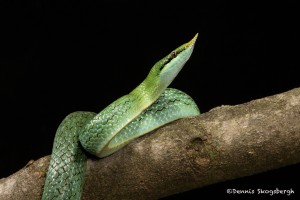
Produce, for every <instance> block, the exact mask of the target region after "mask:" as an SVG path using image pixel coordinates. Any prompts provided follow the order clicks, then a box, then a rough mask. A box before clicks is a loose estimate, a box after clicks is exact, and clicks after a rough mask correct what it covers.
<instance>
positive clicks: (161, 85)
mask: <svg viewBox="0 0 300 200" xmlns="http://www.w3.org/2000/svg"><path fill="white" fill-rule="evenodd" d="M197 37H198V33H197V34H196V35H195V36H194V38H193V39H192V40H190V41H189V42H188V43H185V44H183V45H181V46H180V47H178V48H176V49H175V50H173V51H172V52H171V53H169V54H168V55H167V56H165V57H164V58H163V59H161V60H160V61H158V62H157V63H156V64H155V65H154V66H153V67H152V69H151V71H150V72H149V74H148V76H147V78H146V80H145V81H146V82H151V84H152V87H155V89H154V90H158V92H161V91H163V90H165V89H166V88H167V87H168V86H169V85H170V84H171V82H172V81H173V80H174V78H175V77H176V76H177V74H178V73H179V72H180V70H181V69H182V67H183V66H184V64H185V63H186V62H187V61H188V59H189V58H190V56H191V55H192V52H193V49H194V46H195V43H196V40H197Z"/></svg>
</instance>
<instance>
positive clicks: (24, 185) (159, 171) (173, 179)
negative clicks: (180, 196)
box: [0, 88, 300, 200]
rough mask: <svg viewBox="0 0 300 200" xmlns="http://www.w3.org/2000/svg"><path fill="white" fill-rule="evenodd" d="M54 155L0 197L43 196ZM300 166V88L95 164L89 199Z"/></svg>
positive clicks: (225, 109)
mask: <svg viewBox="0 0 300 200" xmlns="http://www.w3.org/2000/svg"><path fill="white" fill-rule="evenodd" d="M48 162H49V156H46V157H43V158H41V159H39V160H37V161H34V162H31V163H29V164H28V165H27V166H25V167H24V168H23V169H21V170H20V171H18V172H16V173H15V174H13V175H11V176H9V177H8V178H3V179H1V180H0V199H6V200H10V199H14V200H15V199H26V200H27V199H40V198H41V194H42V188H43V184H44V179H45V173H46V171H47V167H48ZM299 162H300V88H297V89H293V90H290V91H288V92H285V93H282V94H278V95H274V96H271V97H266V98H263V99H258V100H255V101H251V102H248V103H245V104H241V105H237V106H221V107H217V108H215V109H212V110H211V111H209V112H207V113H204V114H202V115H200V116H199V117H196V118H189V119H181V120H177V121H175V122H173V123H170V124H168V125H165V126H164V127H162V128H160V129H158V130H155V131H153V132H152V133H151V134H147V135H146V136H143V137H141V138H139V139H137V140H135V141H134V142H132V143H131V144H129V145H128V146H126V147H125V148H123V149H122V150H120V151H119V152H117V153H115V154H113V155H112V156H110V157H107V158H104V159H99V160H98V159H94V158H92V159H89V160H88V167H87V174H86V180H85V187H84V192H83V199H119V198H120V197H122V199H157V198H159V197H163V196H168V195H171V194H174V193H179V192H183V191H187V190H190V189H193V188H199V187H203V186H206V185H210V184H213V183H217V182H221V181H226V180H230V179H235V178H238V177H243V176H249V175H253V174H256V173H259V172H263V171H267V170H271V169H275V168H279V167H283V166H287V165H291V164H295V163H299Z"/></svg>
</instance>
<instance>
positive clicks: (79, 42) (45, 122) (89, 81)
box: [0, 1, 300, 199]
mask: <svg viewBox="0 0 300 200" xmlns="http://www.w3.org/2000/svg"><path fill="white" fill-rule="evenodd" d="M162 2H164V3H163V4H162ZM0 9H1V10H0V13H1V14H0V19H1V24H0V26H1V28H0V30H1V33H2V34H3V33H4V35H2V36H1V40H0V41H1V44H0V49H1V54H0V81H1V82H0V88H1V102H2V103H1V116H2V117H1V127H2V128H1V129H2V131H1V139H0V150H1V155H0V159H1V160H0V178H1V177H7V176H9V175H10V174H12V173H14V172H16V171H17V170H19V169H20V168H22V167H23V166H24V165H26V163H27V162H28V161H29V160H31V159H38V158H40V157H42V156H45V155H48V154H50V153H51V146H52V142H53V138H54V134H55V131H56V128H57V126H58V125H59V123H60V122H61V120H62V119H63V118H64V117H65V116H66V115H68V114H69V113H71V112H73V111H79V110H86V111H94V112H99V111H101V110H102V109H103V108H104V107H105V106H107V105H108V104H109V103H111V102H112V101H114V100H115V99H117V98H118V97H120V96H122V95H124V94H126V93H128V92H130V91H131V90H132V89H133V88H134V87H136V86H137V85H138V84H139V83H140V82H141V81H142V80H143V79H144V78H145V77H146V75H147V73H148V72H149V70H150V68H151V67H152V65H153V64H154V63H155V62H156V61H158V60H159V59H160V58H162V57H164V56H165V55H167V54H168V53H169V52H170V51H172V50H173V49H174V48H176V47H177V46H179V45H181V44H183V43H185V42H187V41H189V40H190V39H191V38H192V37H193V36H194V35H195V33H197V32H198V33H199V38H198V41H197V44H196V47H195V50H194V53H193V55H192V57H191V59H190V60H189V62H188V63H187V64H186V66H185V67H184V68H183V70H182V71H181V72H180V74H179V75H178V77H177V78H176V79H175V81H174V82H173V83H172V85H171V87H175V88H178V89H181V90H183V91H185V92H186V93H188V94H189V95H191V96H192V97H193V98H194V99H195V101H196V102H197V104H198V105H199V108H200V110H201V111H202V112H207V111H209V110H210V109H212V108H214V107H216V106H220V105H236V104H240V103H245V102H247V101H250V100H254V99H257V98H262V97H265V96H269V95H273V94H277V93H281V92H285V91H287V90H290V89H293V88H295V87H300V80H299V72H298V69H299V43H298V37H299V32H298V31H296V28H298V27H299V20H298V18H297V16H298V15H297V13H298V12H299V11H298V8H297V6H296V1H284V3H276V2H271V3H269V1H260V2H259V3H254V2H252V1H251V2H247V3H246V2H244V1H243V3H241V2H239V3H237V2H234V3H233V2H226V1H221V2H216V1H213V2H212V1H198V2H197V3H196V1H194V2H190V1H182V2H181V3H178V2H177V1H169V2H166V1H161V2H159V3H157V2H154V1H141V2H140V3H137V2H134V1H84V2H83V1H82V2H77V1H75V2H74V1H57V2H55V1H49V2H47V1H22V2H17V1H11V2H10V3H7V4H5V3H3V2H2V3H1V4H0ZM296 50H297V52H298V53H297V56H296ZM274 140H276V138H274ZM299 167H300V165H299V164H298V165H294V166H289V167H285V168H282V169H278V170H274V171H271V172H267V173H263V174H260V175H255V176H252V177H246V178H241V179H238V180H234V181H229V182H225V183H220V184H216V185H212V186H208V187H205V188H203V189H198V190H195V191H192V192H189V193H183V194H181V195H177V196H176V197H173V198H182V199H183V198H186V197H189V198H191V199H192V198H194V199H200V198H201V197H203V196H204V195H208V196H209V197H211V198H213V197H217V196H224V197H227V198H229V197H232V196H230V195H226V189H227V188H236V189H257V188H263V189H276V187H278V188H279V189H290V188H293V189H294V190H295V192H296V193H298V194H299V193H300V190H299V189H300V187H299V178H300V173H299ZM296 181H298V184H296V183H294V182H296ZM239 197H240V198H245V197H247V196H239ZM248 197H251V198H253V199H254V198H257V197H258V196H248ZM265 197H268V196H265ZM278 197H279V196H278Z"/></svg>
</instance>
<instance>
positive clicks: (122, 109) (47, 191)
mask: <svg viewBox="0 0 300 200" xmlns="http://www.w3.org/2000/svg"><path fill="white" fill-rule="evenodd" d="M197 36H198V34H196V35H195V37H194V38H193V39H192V40H191V41H189V42H188V43H185V44H183V45H181V46H180V47H178V48H177V49H175V50H174V51H172V52H171V53H170V54H168V55H167V56H166V57H164V58H163V59H161V60H160V61H158V62H157V63H156V64H155V65H154V66H153V67H152V69H151V70H150V72H149V74H148V76H147V78H146V79H145V80H144V81H143V82H142V83H141V84H140V85H139V86H137V87H136V88H135V89H134V90H133V91H131V92H130V93H129V94H127V95H125V96H122V97H121V98H119V99H117V100H116V101H114V102H113V103H111V104H110V105H108V106H107V107H106V108H105V109H104V110H102V111H101V112H100V113H98V114H96V113H93V112H74V113H71V114H69V115H68V116H67V117H66V118H65V119H64V120H63V121H62V122H61V124H60V125H59V127H58V129H57V132H56V135H55V139H54V145H53V149H52V154H51V160H50V165H49V169H48V172H47V177H46V181H45V185H44V192H43V196H42V199H80V198H81V192H82V189H83V184H84V176H85V170H86V160H87V157H86V155H85V153H84V150H83V149H82V148H84V149H85V150H86V151H87V152H89V153H91V154H93V155H96V156H97V157H99V158H102V157H105V156H108V155H111V154H112V153H114V152H116V151H117V150H119V149H121V148H122V147H123V146H125V145H126V144H128V143H129V142H130V141H132V140H133V139H135V138H137V137H140V136H142V135H144V134H146V133H148V132H150V131H152V130H154V129H156V128H158V127H160V126H162V125H164V124H167V123H169V122H171V121H174V120H176V119H179V118H184V117H191V116H196V115H199V114H200V111H199V109H198V107H197V105H196V103H195V102H194V101H193V99H192V98H191V97H190V96H188V95H187V94H185V93H184V92H182V91H179V90H177V89H171V88H167V87H168V86H169V85H170V83H171V82H172V81H173V80H174V78H175V77H176V76H177V74H178V73H179V71H180V70H181V69H182V67H183V66H184V64H185V63H186V61H187V60H188V59H189V58H190V56H191V54H192V52H193V48H194V45H195V42H196V39H197Z"/></svg>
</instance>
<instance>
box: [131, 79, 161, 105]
mask: <svg viewBox="0 0 300 200" xmlns="http://www.w3.org/2000/svg"><path fill="white" fill-rule="evenodd" d="M166 88H167V86H166V85H163V84H161V83H159V82H158V81H157V80H155V79H153V78H152V77H151V75H150V74H149V75H148V77H147V78H146V79H145V80H144V81H143V82H142V83H141V84H140V85H139V86H137V87H136V88H135V89H134V90H133V91H131V92H130V93H129V95H131V96H133V97H135V99H136V101H137V102H138V103H139V106H141V107H143V108H144V109H146V108H147V107H149V106H150V105H151V104H153V103H154V102H155V101H156V100H157V99H158V98H159V96H160V95H161V94H162V93H163V92H164V91H165V89H166Z"/></svg>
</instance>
